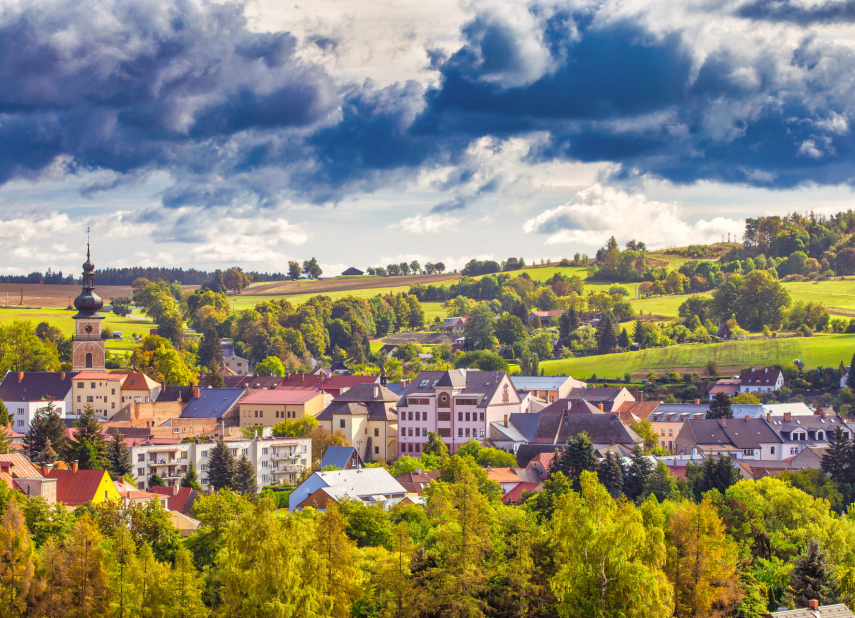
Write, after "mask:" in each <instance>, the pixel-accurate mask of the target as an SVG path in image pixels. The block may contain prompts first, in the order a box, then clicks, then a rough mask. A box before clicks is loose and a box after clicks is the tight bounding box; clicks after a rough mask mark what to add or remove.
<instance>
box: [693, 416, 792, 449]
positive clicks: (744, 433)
mask: <svg viewBox="0 0 855 618" xmlns="http://www.w3.org/2000/svg"><path fill="white" fill-rule="evenodd" d="M719 420H723V419H691V420H687V421H686V423H685V424H684V425H683V429H681V430H680V435H682V434H683V432H686V431H688V432H689V434H688V435H690V436H692V438H693V439H694V441H695V443H696V444H698V445H705V444H711V445H720V446H727V445H730V446H733V447H735V448H738V449H750V448H760V443H765V444H768V443H776V444H780V443H782V442H783V441H784V440H783V439H782V438H781V436H779V435H778V433H777V432H776V431H775V430H774V429H773V428H772V426H771V425H770V424H769V423H767V422H766V419H759V418H758V419H750V420H747V421H746V420H745V419H739V418H730V419H727V422H726V423H725V426H724V427H722V424H721V423H720V422H719Z"/></svg>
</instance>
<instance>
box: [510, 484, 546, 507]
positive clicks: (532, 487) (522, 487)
mask: <svg viewBox="0 0 855 618" xmlns="http://www.w3.org/2000/svg"><path fill="white" fill-rule="evenodd" d="M541 487H543V483H525V482H523V483H520V484H519V485H516V486H515V487H513V488H512V489H511V490H510V491H509V492H508V493H506V494H505V495H504V496H502V502H504V503H505V504H517V503H518V502H519V501H520V498H522V495H523V492H526V491H538V490H539V488H541Z"/></svg>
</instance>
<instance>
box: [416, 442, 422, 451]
mask: <svg viewBox="0 0 855 618" xmlns="http://www.w3.org/2000/svg"><path fill="white" fill-rule="evenodd" d="M416 452H417V453H421V452H422V443H421V442H416Z"/></svg>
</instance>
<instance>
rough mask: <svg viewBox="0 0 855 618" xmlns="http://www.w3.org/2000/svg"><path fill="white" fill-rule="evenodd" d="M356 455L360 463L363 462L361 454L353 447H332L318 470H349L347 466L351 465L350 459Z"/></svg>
mask: <svg viewBox="0 0 855 618" xmlns="http://www.w3.org/2000/svg"><path fill="white" fill-rule="evenodd" d="M354 455H356V456H357V457H358V458H359V461H360V462H361V461H362V458H361V457H359V453H358V452H357V451H356V449H355V448H353V447H352V446H330V447H328V448H327V450H326V451H325V452H324V456H323V458H322V459H321V463H320V464H318V469H319V470H323V469H324V468H326V467H327V466H333V467H334V468H341V469H342V470H343V469H345V468H347V464H348V463H350V459H351V457H353V456H354Z"/></svg>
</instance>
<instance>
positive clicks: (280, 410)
mask: <svg viewBox="0 0 855 618" xmlns="http://www.w3.org/2000/svg"><path fill="white" fill-rule="evenodd" d="M238 407H239V408H240V426H241V427H250V426H253V425H275V424H276V423H281V422H282V421H284V420H286V419H298V418H303V417H304V416H312V417H314V416H317V415H318V414H320V413H321V410H323V409H324V395H323V393H321V392H319V391H315V390H310V389H296V388H276V389H273V390H259V391H256V392H254V393H253V394H252V395H248V396H246V397H244V398H243V399H241V400H240V403H239V404H238Z"/></svg>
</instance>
